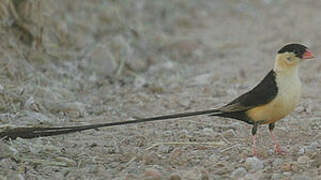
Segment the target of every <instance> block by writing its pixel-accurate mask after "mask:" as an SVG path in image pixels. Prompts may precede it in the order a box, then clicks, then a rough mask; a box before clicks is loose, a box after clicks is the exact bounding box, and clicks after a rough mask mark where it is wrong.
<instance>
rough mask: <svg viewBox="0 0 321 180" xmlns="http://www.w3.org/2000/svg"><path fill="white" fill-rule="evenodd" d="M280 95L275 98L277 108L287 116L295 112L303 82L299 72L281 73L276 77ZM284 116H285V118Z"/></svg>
mask: <svg viewBox="0 0 321 180" xmlns="http://www.w3.org/2000/svg"><path fill="white" fill-rule="evenodd" d="M276 82H277V86H278V95H277V97H276V98H275V101H277V103H276V104H275V105H277V106H278V107H277V108H280V109H279V110H280V111H281V112H283V113H285V115H287V114H288V113H290V112H291V111H293V110H294V108H295V106H296V104H297V103H298V101H299V98H300V96H301V81H300V79H299V77H298V74H297V71H294V72H280V73H278V74H277V76H276ZM285 115H284V116H285Z"/></svg>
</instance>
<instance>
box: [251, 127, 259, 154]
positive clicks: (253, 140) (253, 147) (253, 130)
mask: <svg viewBox="0 0 321 180" xmlns="http://www.w3.org/2000/svg"><path fill="white" fill-rule="evenodd" d="M257 127H258V124H254V125H253V128H252V154H253V156H256V131H257Z"/></svg>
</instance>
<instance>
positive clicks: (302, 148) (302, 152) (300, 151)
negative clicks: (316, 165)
mask: <svg viewBox="0 0 321 180" xmlns="http://www.w3.org/2000/svg"><path fill="white" fill-rule="evenodd" d="M304 152H305V149H304V147H301V148H300V149H299V151H298V155H301V156H302V155H303V154H304Z"/></svg>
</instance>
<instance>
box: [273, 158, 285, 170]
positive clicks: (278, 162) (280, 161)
mask: <svg viewBox="0 0 321 180" xmlns="http://www.w3.org/2000/svg"><path fill="white" fill-rule="evenodd" d="M282 162H283V160H282V159H280V158H276V159H274V161H273V163H272V165H273V167H274V168H278V167H280V166H281V164H282Z"/></svg>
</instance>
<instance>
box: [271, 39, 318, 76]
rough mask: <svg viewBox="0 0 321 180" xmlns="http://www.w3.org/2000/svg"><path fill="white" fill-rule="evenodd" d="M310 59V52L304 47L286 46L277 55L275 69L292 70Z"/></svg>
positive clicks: (311, 56)
mask: <svg viewBox="0 0 321 180" xmlns="http://www.w3.org/2000/svg"><path fill="white" fill-rule="evenodd" d="M312 58H313V55H312V51H311V50H310V49H308V48H307V47H306V46H304V45H301V44H287V45H285V46H283V47H282V48H281V49H280V50H279V51H278V53H277V56H276V62H275V69H283V70H285V69H289V68H291V69H292V68H293V67H296V66H297V65H298V63H300V62H302V61H303V60H305V59H312Z"/></svg>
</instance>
